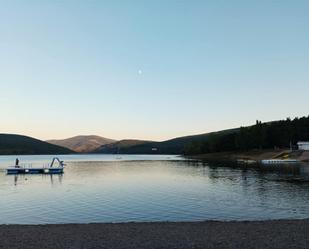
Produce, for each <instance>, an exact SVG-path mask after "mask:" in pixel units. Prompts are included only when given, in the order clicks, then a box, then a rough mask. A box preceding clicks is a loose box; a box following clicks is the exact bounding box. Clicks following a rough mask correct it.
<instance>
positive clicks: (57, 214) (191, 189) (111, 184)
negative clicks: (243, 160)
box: [0, 160, 309, 224]
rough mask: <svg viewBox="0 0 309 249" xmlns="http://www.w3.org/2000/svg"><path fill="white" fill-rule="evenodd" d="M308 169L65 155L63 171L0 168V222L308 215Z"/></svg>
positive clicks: (192, 219)
mask: <svg viewBox="0 0 309 249" xmlns="http://www.w3.org/2000/svg"><path fill="white" fill-rule="evenodd" d="M308 169H309V165H308V164H301V165H293V166H292V165H288V166H284V167H280V168H278V167H277V168H274V167H266V168H265V167H262V166H261V165H250V166H249V165H239V164H235V163H225V162H197V161H175V160H171V161H162V160H160V161H143V160H140V161H101V162H99V161H87V162H86V161H78V160H77V161H73V160H72V161H70V162H68V163H67V167H66V168H65V173H64V174H63V175H15V176H12V175H10V176H6V175H5V173H4V172H3V174H0V196H1V198H0V223H34V224H38V223H43V224H44V223H71V222H78V223H89V222H127V221H194V220H205V219H214V220H260V219H279V218H309V210H308V205H309V170H308ZM51 212H52V213H53V215H52V216H51V215H47V214H49V213H51Z"/></svg>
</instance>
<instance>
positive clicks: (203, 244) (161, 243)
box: [0, 220, 309, 249]
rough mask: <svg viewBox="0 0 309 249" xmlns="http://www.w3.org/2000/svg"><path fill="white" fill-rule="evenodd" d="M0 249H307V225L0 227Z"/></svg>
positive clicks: (213, 223)
mask: <svg viewBox="0 0 309 249" xmlns="http://www.w3.org/2000/svg"><path fill="white" fill-rule="evenodd" d="M0 248H10V249H15V248H23V249H28V248H29V249H30V248H31V249H32V248H42V249H43V248H46V249H49V248H50V249H56V248H74V249H77V248H83V249H86V248H87V249H88V248H93V249H94V248H109V249H113V248H117V249H118V248H126V249H128V248H147V249H151V248H177V249H180V248H186V249H188V248H235V249H236V248H237V249H239V248H264V249H265V248H309V220H278V221H254V222H216V221H205V222H175V223H173V222H155V223H118V224H108V223H106V224H66V225H1V226H0Z"/></svg>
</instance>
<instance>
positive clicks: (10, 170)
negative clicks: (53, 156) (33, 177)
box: [6, 166, 63, 175]
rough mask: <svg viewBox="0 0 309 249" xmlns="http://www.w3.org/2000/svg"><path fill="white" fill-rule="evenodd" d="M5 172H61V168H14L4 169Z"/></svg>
mask: <svg viewBox="0 0 309 249" xmlns="http://www.w3.org/2000/svg"><path fill="white" fill-rule="evenodd" d="M6 173H7V174H8V175H10V174H62V173H63V168H60V167H57V168H15V167H14V166H13V167H10V168H7V169H6Z"/></svg>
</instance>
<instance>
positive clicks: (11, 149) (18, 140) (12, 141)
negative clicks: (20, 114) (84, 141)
mask: <svg viewBox="0 0 309 249" xmlns="http://www.w3.org/2000/svg"><path fill="white" fill-rule="evenodd" d="M73 153H75V152H74V151H72V150H70V149H68V148H64V147H61V146H58V145H54V144H50V143H47V142H45V141H42V140H39V139H36V138H33V137H29V136H24V135H19V134H7V133H0V155H30V154H33V155H44V154H45V155H50V154H73Z"/></svg>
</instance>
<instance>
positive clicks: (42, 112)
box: [0, 0, 309, 141]
mask: <svg viewBox="0 0 309 249" xmlns="http://www.w3.org/2000/svg"><path fill="white" fill-rule="evenodd" d="M308 12H309V2H308V1H301V0H299V1H292V0H286V1H278V2H277V1H263V0H262V1H240V0H239V1H230V2H229V1H153V2H145V1H139V0H136V1H102V2H100V1H69V0H67V1H47V0H45V1H36V0H29V1H1V8H0V35H1V40H0V106H1V119H0V120H1V122H0V133H15V134H23V135H27V136H32V137H36V138H39V139H42V140H47V139H63V138H68V137H72V136H76V135H84V134H94V135H99V136H103V137H107V138H112V139H117V140H120V139H130V138H132V139H133V138H134V139H144V140H157V141H162V140H166V139H170V138H174V137H178V136H186V135H192V134H200V133H206V132H212V131H218V130H222V129H228V128H235V127H240V126H246V125H251V124H254V123H255V120H257V119H258V120H262V121H263V122H264V121H272V120H278V119H285V118H287V117H291V118H294V117H301V116H308V114H309V113H308V107H309V98H308V93H309V70H308V68H309V47H308V44H309V29H308V27H309V16H308Z"/></svg>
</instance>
